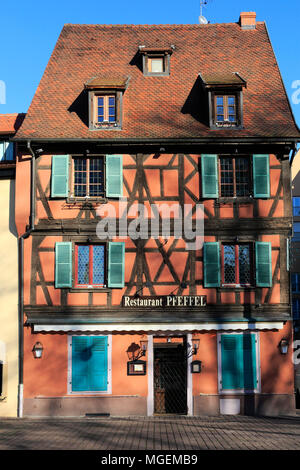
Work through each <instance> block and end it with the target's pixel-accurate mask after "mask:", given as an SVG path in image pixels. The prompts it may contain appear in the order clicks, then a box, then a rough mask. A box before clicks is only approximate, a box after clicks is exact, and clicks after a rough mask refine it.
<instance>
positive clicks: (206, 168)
mask: <svg viewBox="0 0 300 470" xmlns="http://www.w3.org/2000/svg"><path fill="white" fill-rule="evenodd" d="M201 181H202V197H205V198H217V197H219V178H218V156H217V155H202V156H201Z"/></svg>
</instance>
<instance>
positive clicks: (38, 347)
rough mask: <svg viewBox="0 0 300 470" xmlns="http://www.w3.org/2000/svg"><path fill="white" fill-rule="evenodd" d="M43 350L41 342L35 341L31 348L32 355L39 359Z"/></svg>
mask: <svg viewBox="0 0 300 470" xmlns="http://www.w3.org/2000/svg"><path fill="white" fill-rule="evenodd" d="M43 351H44V348H43V345H42V343H40V342H39V341H37V342H36V343H35V345H34V346H33V348H32V352H33V356H34V357H35V359H41V357H42V355H43Z"/></svg>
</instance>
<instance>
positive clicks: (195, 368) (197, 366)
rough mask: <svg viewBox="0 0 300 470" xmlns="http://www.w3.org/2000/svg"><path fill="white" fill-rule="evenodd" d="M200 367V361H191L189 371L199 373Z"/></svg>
mask: <svg viewBox="0 0 300 470" xmlns="http://www.w3.org/2000/svg"><path fill="white" fill-rule="evenodd" d="M201 367H202V362H201V361H193V362H191V373H192V374H200V372H201Z"/></svg>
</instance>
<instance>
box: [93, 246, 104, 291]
mask: <svg viewBox="0 0 300 470" xmlns="http://www.w3.org/2000/svg"><path fill="white" fill-rule="evenodd" d="M104 263H105V253H104V245H95V246H93V284H94V285H103V284H104Z"/></svg>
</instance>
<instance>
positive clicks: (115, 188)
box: [106, 155, 123, 197]
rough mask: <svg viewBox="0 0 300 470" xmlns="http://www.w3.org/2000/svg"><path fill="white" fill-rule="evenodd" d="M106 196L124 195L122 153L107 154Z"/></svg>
mask: <svg viewBox="0 0 300 470" xmlns="http://www.w3.org/2000/svg"><path fill="white" fill-rule="evenodd" d="M106 196H107V197H122V196H123V157H122V155H106Z"/></svg>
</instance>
